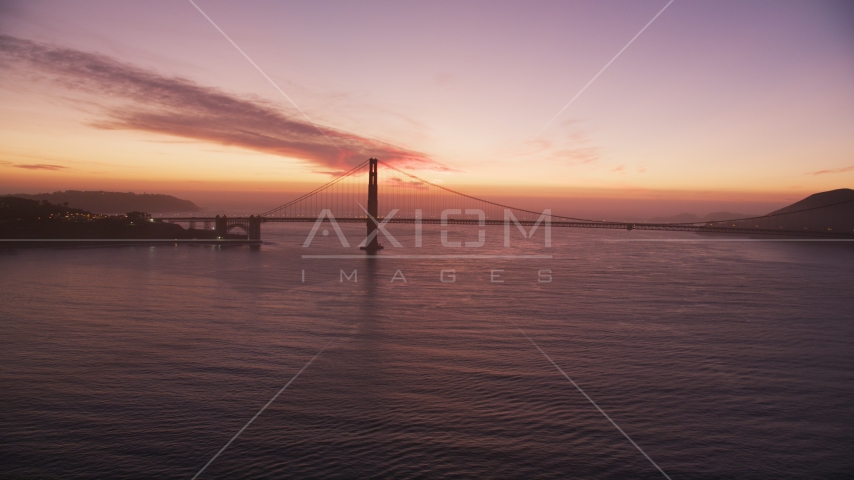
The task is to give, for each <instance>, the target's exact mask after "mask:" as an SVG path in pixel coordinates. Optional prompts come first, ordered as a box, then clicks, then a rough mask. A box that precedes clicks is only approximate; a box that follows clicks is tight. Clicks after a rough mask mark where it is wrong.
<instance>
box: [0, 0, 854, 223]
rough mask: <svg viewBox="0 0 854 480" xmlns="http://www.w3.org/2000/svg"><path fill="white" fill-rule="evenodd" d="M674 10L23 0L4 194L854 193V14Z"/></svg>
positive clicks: (2, 14)
mask: <svg viewBox="0 0 854 480" xmlns="http://www.w3.org/2000/svg"><path fill="white" fill-rule="evenodd" d="M668 2H669V0H655V1H653V0H643V1H634V0H632V1H615V0H606V1H564V2H545V1H543V2H494V1H492V2H475V1H470V2H444V1H436V2H407V1H394V2H325V1H317V2H274V1H251V2H236V1H215V0H195V3H196V5H197V6H198V8H196V6H194V5H193V3H191V2H190V1H189V0H188V1H181V0H170V1H146V2H130V1H83V0H81V1H75V2H60V1H39V0H31V1H26V2H16V1H2V2H0V193H19V192H20V193H38V192H49V191H55V190H66V189H78V190H118V191H137V192H141V191H147V192H149V193H170V194H176V193H177V194H181V195H183V196H184V197H185V198H187V197H190V198H191V199H193V198H200V199H202V200H203V201H204V200H205V199H207V200H208V201H211V199H213V198H232V199H234V200H235V201H238V200H240V199H241V198H242V200H240V201H249V200H246V198H244V197H247V195H248V196H250V197H251V196H252V195H254V197H253V198H255V201H256V202H257V203H259V205H260V204H261V203H264V202H266V203H264V204H265V205H266V204H269V203H272V204H271V205H270V207H273V206H275V205H277V204H280V203H284V202H285V201H287V200H288V199H289V197H290V196H292V195H293V194H295V193H298V192H303V191H307V190H310V189H311V188H314V187H315V186H317V185H320V184H322V183H325V182H326V181H328V180H330V179H331V178H333V177H334V176H335V175H336V174H337V173H340V172H342V171H344V170H346V169H348V166H352V165H356V164H359V163H361V162H362V161H364V160H365V159H366V158H368V157H371V156H373V157H377V158H380V159H381V160H384V161H387V162H389V163H392V164H395V165H399V166H400V167H401V168H404V169H406V170H408V171H411V172H413V173H415V174H417V175H419V176H421V177H423V178H426V179H428V180H430V181H434V182H436V183H439V184H441V185H446V186H449V187H452V188H455V189H458V190H461V191H464V192H466V193H471V194H476V195H482V196H486V197H488V198H494V199H504V198H506V197H508V196H515V197H519V198H523V197H524V198H555V199H568V198H576V199H578V198H585V199H588V200H589V199H601V200H602V204H606V203H607V204H609V205H618V204H620V202H622V204H624V205H625V204H627V202H628V203H631V202H632V201H640V202H644V201H646V202H658V204H664V203H668V202H670V203H674V202H676V203H679V202H682V204H683V205H687V204H692V205H694V204H697V205H699V204H698V203H697V202H701V203H702V202H706V203H703V205H704V207H703V208H706V209H707V210H714V209H716V208H718V207H720V208H724V207H726V208H728V209H737V208H739V207H741V208H742V210H744V209H752V210H751V213H753V212H757V211H758V212H759V213H765V212H762V211H761V210H756V209H761V208H770V207H772V206H782V205H783V204H786V203H790V202H791V201H795V200H798V199H800V198H803V197H804V196H806V195H809V194H811V193H815V192H819V191H825V190H830V189H835V188H849V187H854V3H851V2H845V1H783V0H773V1H727V0H720V1H718V0H716V1H693V0H675V1H673V2H672V3H670V4H669V5H668ZM665 7H666V8H665ZM662 9H664V10H663V11H662ZM200 10H201V11H200ZM201 12H204V14H206V15H207V16H208V17H209V18H210V20H212V21H213V23H215V24H216V25H217V26H218V27H219V29H221V30H222V32H224V33H225V34H226V35H228V37H230V39H231V40H232V41H233V42H234V44H236V45H237V46H238V47H239V48H240V50H242V52H243V53H241V51H240V50H238V48H236V47H235V45H234V44H232V43H231V42H230V41H229V40H228V39H227V38H226V37H225V36H224V35H223V33H221V32H220V31H219V30H218V29H217V28H216V27H215V26H214V25H213V24H212V23H211V22H210V21H209V20H208V19H207V18H205V16H204V15H203V13H201ZM656 15H658V16H657V17H656ZM653 18H655V20H654V21H653V22H652V23H651V24H649V22H650V20H652V19H653ZM647 24H649V25H648V26H647ZM645 26H647V28H645V29H644V27H645ZM642 29H644V30H643V32H642V33H640V35H638V33H639V32H640V31H641V30H642ZM634 37H636V38H635V39H634V40H633V41H632V39H633V38H634ZM630 41H631V43H630ZM629 43H630V44H629ZM627 45H628V46H627ZM620 52H621V53H620ZM244 53H245V56H244ZM618 53H619V55H618ZM617 55H618V56H617ZM615 56H616V58H615ZM247 57H248V58H249V59H251V61H250V60H249V59H247ZM609 62H610V63H609ZM253 63H254V65H253ZM606 65H607V68H605V69H604V70H602V69H603V67H606ZM256 66H257V68H256ZM597 74H598V76H597ZM591 80H592V82H591ZM585 85H587V86H586V88H585ZM574 97H575V100H574V101H572V102H571V104H569V106H567V107H566V108H564V107H565V106H566V105H567V103H568V102H570V100H571V99H573V98H574ZM194 195H195V197H194ZM223 195H225V197H223ZM247 198H248V197H247ZM279 200H281V201H279ZM686 202H687V203H686ZM692 202H693V203H692ZM250 203H251V202H250ZM594 203H595V202H594ZM590 204H591V202H589V201H588V202H587V203H585V205H588V206H589V205H590ZM615 208H616V207H615ZM674 208H676V207H674ZM697 213H703V212H697Z"/></svg>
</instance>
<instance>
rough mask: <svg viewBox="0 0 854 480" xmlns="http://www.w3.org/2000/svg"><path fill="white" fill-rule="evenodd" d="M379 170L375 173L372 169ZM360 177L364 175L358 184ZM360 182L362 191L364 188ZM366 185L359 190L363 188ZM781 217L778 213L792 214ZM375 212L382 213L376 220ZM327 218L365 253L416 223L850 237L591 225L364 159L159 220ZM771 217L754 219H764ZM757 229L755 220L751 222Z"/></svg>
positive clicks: (254, 232) (236, 224) (250, 228)
mask: <svg viewBox="0 0 854 480" xmlns="http://www.w3.org/2000/svg"><path fill="white" fill-rule="evenodd" d="M380 165H382V166H383V168H382V169H380V168H379V166H380ZM364 174H367V180H368V181H367V182H365V177H364V176H363V175H364ZM366 183H367V185H366ZM365 186H367V189H366V188H365ZM381 206H382V209H381V208H380V207H381ZM804 212H806V210H802V211H798V212H788V213H785V214H780V215H789V214H794V213H800V214H802V213H804ZM381 213H382V215H381ZM324 217H325V218H328V219H330V220H331V219H333V218H334V219H335V221H336V222H338V223H362V222H364V223H365V225H366V232H367V237H366V240H367V241H365V242H363V244H362V245H360V248H361V249H362V250H365V251H366V252H367V253H369V254H373V253H376V252H377V251H379V250H381V249H382V248H383V247H382V245H381V244H380V243H379V239H378V236H379V235H377V229H378V225H383V224H399V223H411V224H415V225H416V229H418V228H420V226H421V225H474V226H488V225H496V226H497V225H505V223H506V222H508V221H511V220H512V221H513V222H514V223H516V224H518V225H520V226H531V227H533V226H534V225H536V224H538V223H539V222H543V221H545V222H547V223H548V224H550V225H551V226H553V227H575V228H608V229H623V230H665V231H681V232H700V233H732V234H751V235H776V236H780V235H783V236H809V237H824V238H852V236H853V235H852V232H840V231H830V230H828V231H816V230H786V229H783V228H780V229H768V228H758V225H757V228H747V226H748V225H749V224H751V223H754V222H746V220H753V219H735V220H721V221H715V222H695V223H638V222H615V221H606V220H602V221H598V220H590V219H583V218H573V217H566V216H561V215H554V214H552V213H551V212H550V211H549V210H546V211H545V212H534V211H530V210H525V209H520V208H515V207H511V206H507V205H502V204H500V203H496V202H491V201H489V200H484V199H481V198H477V197H473V196H471V195H466V194H463V193H460V192H457V191H454V190H451V189H449V188H447V187H443V186H441V185H437V184H436V183H433V182H429V181H427V180H424V179H422V178H419V177H417V176H415V175H412V174H410V173H408V172H405V171H403V170H401V169H399V168H397V167H395V166H393V165H390V164H388V163H385V162H383V161H380V160H377V159H375V158H371V159H368V160H366V161H364V162H362V163H361V164H359V165H357V166H356V167H354V168H352V169H351V170H349V171H347V172H344V173H343V174H341V175H340V176H338V177H336V178H335V179H333V180H332V181H330V182H328V183H326V184H324V185H322V186H320V187H318V188H316V189H314V190H312V191H310V192H308V193H306V194H304V195H301V196H299V197H297V198H295V199H294V200H291V201H290V202H288V203H286V204H284V205H281V206H278V207H276V208H274V209H272V210H269V211H267V212H264V213H262V214H260V215H250V216H248V217H242V216H240V217H227V216H225V215H222V216H220V215H217V216H216V217H175V218H163V219H160V221H164V222H169V223H182V224H187V225H188V227H189V228H191V229H193V228H196V225H197V224H199V223H201V224H202V225H204V228H205V229H206V230H207V229H210V228H211V226H213V229H214V230H216V232H217V236H218V237H220V238H226V237H227V236H228V235H230V234H231V232H232V231H234V230H235V229H237V230H241V231H242V232H243V234H244V235H245V237H244V238H248V240H249V241H252V242H260V241H261V224H262V223H271V222H276V223H294V222H310V223H314V222H317V221H318V219H320V218H324ZM771 217H772V216H769V215H766V216H763V217H755V218H754V219H759V218H761V219H768V218H771ZM756 223H760V222H756Z"/></svg>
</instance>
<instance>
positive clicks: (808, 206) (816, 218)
mask: <svg viewBox="0 0 854 480" xmlns="http://www.w3.org/2000/svg"><path fill="white" fill-rule="evenodd" d="M732 225H733V226H737V227H742V228H764V229H773V230H778V229H781V230H806V231H821V232H826V231H833V232H848V233H851V232H854V190H851V189H850V188H840V189H838V190H830V191H827V192H821V193H816V194H813V195H810V196H809V197H807V198H805V199H803V200H801V201H799V202H795V203H793V204H791V205H789V206H788V207H784V208H781V209H779V210H775V211H773V212H771V213H769V214H768V215H767V216H766V217H765V218H757V219H753V220H742V221H738V222H733V223H732Z"/></svg>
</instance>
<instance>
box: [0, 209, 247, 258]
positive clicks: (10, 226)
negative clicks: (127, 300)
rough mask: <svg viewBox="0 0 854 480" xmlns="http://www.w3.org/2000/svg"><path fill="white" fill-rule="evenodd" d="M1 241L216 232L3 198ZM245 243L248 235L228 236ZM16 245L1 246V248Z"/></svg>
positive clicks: (136, 214) (135, 214) (133, 215)
mask: <svg viewBox="0 0 854 480" xmlns="http://www.w3.org/2000/svg"><path fill="white" fill-rule="evenodd" d="M0 238H2V239H4V240H11V239H22V241H24V242H26V240H28V239H65V240H75V239H76V240H81V239H178V238H181V239H216V238H218V235H217V233H216V232H215V231H213V230H185V229H184V228H182V227H181V226H180V225H174V224H170V223H164V222H162V221H157V220H152V219H151V215H149V214H147V213H143V212H130V213H127V214H125V215H114V216H110V215H99V214H97V213H92V212H87V211H85V210H81V209H79V208H69V207H66V206H62V205H52V204H50V203H48V202H46V201H44V200H42V201H36V200H30V199H26V198H16V197H0ZM225 238H226V239H243V238H245V235H231V234H229V235H226V237H225ZM10 245H13V244H12V243H2V244H0V248H5V247H6V246H10Z"/></svg>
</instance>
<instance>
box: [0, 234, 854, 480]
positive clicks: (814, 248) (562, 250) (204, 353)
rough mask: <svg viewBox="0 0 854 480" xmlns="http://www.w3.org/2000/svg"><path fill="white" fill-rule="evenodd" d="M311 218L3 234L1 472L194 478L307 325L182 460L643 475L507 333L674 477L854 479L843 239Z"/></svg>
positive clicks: (852, 264)
mask: <svg viewBox="0 0 854 480" xmlns="http://www.w3.org/2000/svg"><path fill="white" fill-rule="evenodd" d="M309 227H310V225H295V226H282V225H278V226H277V225H272V226H268V225H265V226H264V237H265V241H267V242H268V243H266V244H264V245H263V246H261V247H260V248H257V249H252V248H249V247H231V248H216V247H209V246H187V245H180V246H174V245H168V246H165V245H161V246H156V247H149V246H135V247H115V248H67V249H39V250H17V251H6V252H2V253H0V329H2V333H0V468H1V469H2V475H0V476H2V477H4V478H110V477H124V478H146V477H147V478H190V477H192V476H193V475H195V474H196V473H197V472H198V471H199V470H200V469H201V468H202V467H203V466H204V465H205V464H206V463H207V462H208V461H209V460H210V459H211V458H212V457H213V456H214V455H215V454H216V453H217V452H218V451H219V450H220V449H221V448H222V447H223V446H224V445H225V444H226V442H228V441H229V439H231V438H232V437H233V436H234V435H235V433H237V432H238V431H239V430H240V429H241V428H242V427H243V426H244V425H245V424H246V422H248V421H249V420H250V419H251V418H252V417H253V415H255V414H256V413H257V412H258V411H259V409H261V407H263V406H264V404H265V403H267V402H268V401H269V400H270V399H271V398H272V397H273V396H274V395H275V394H276V392H278V391H279V390H280V389H281V388H282V387H283V386H284V385H285V384H286V383H287V382H288V381H289V380H291V379H292V377H293V376H294V375H295V374H296V373H297V372H299V371H300V369H302V368H303V367H304V366H305V365H306V364H307V362H308V361H309V360H311V358H312V357H313V356H315V355H316V354H317V353H318V352H319V351H320V350H321V349H322V348H323V347H324V346H327V347H326V349H325V350H324V351H323V352H322V354H320V355H319V356H318V357H317V359H316V360H315V361H314V362H313V363H312V364H311V365H309V366H308V367H307V368H306V369H305V370H304V371H303V372H302V374H301V375H300V376H299V377H298V378H297V379H296V380H295V381H294V382H293V383H292V384H291V385H290V386H289V387H288V388H287V389H286V390H285V391H284V392H283V393H282V394H281V395H280V396H279V397H278V398H277V399H276V400H275V401H273V402H272V403H271V404H270V406H269V407H268V408H267V410H266V411H264V412H263V413H262V414H261V415H259V416H258V417H257V419H256V420H255V421H254V422H253V423H252V424H251V425H250V426H249V427H248V428H246V430H244V431H243V433H241V435H240V436H239V437H238V438H237V439H236V440H235V441H234V442H233V443H232V444H231V445H230V446H229V447H228V448H227V449H226V450H225V451H224V452H223V453H222V454H221V455H220V456H219V457H218V458H217V459H216V460H215V461H214V462H213V463H211V464H210V466H209V467H207V469H206V470H205V471H204V472H203V474H202V475H201V476H200V478H239V477H246V478H264V477H280V478H288V477H289V478H318V477H322V478H440V477H441V478H663V476H662V474H661V473H660V472H659V471H658V470H656V468H655V467H654V466H653V464H652V463H651V462H650V461H649V460H647V458H645V457H644V456H643V455H642V454H641V452H640V451H639V450H638V449H636V448H635V447H634V446H633V445H632V444H631V443H630V442H629V440H627V439H626V437H624V436H623V435H622V434H621V433H620V431H619V430H618V429H617V428H615V427H614V425H612V424H611V423H610V422H609V421H608V419H606V418H605V417H604V416H603V415H602V414H601V413H600V412H599V411H598V410H597V409H596V408H595V407H594V406H593V405H592V404H591V403H590V402H589V401H588V400H587V399H586V398H585V397H584V396H583V395H582V394H581V392H579V390H577V389H576V388H575V387H574V386H573V385H572V383H570V381H569V380H567V378H565V377H564V376H563V375H562V374H561V373H560V372H559V371H558V370H557V369H556V368H555V366H553V365H552V364H551V363H550V361H549V360H548V359H547V358H546V357H545V356H544V355H543V354H542V353H541V352H540V351H538V349H537V348H536V347H535V346H534V344H533V343H532V342H531V341H529V340H528V339H527V338H526V337H525V335H527V336H528V337H530V339H531V340H532V341H533V342H534V343H536V345H538V346H539V347H540V348H541V349H542V350H543V352H545V353H546V354H547V355H548V356H549V357H551V359H552V360H554V362H555V363H556V364H557V365H559V366H560V367H561V368H562V369H563V370H564V371H565V372H566V374H567V375H569V376H570V377H571V378H572V380H574V381H575V382H576V383H577V384H578V386H579V387H581V388H582V389H583V390H584V392H586V393H587V394H588V395H589V396H590V398H592V399H593V400H594V401H595V402H596V403H597V404H598V405H599V407H601V408H602V410H603V411H604V412H606V413H607V414H608V415H609V416H610V417H611V418H612V419H613V420H614V422H616V424H617V425H619V426H620V427H621V428H622V429H623V430H624V431H625V432H626V434H627V435H629V436H630V437H631V438H632V440H634V441H635V442H636V443H637V445H638V446H639V447H640V448H641V449H643V451H645V452H646V453H647V454H648V455H649V457H650V458H651V459H652V460H654V461H655V462H656V463H657V464H658V465H659V466H660V467H661V468H662V469H663V470H664V471H665V472H666V473H667V474H668V475H670V477H672V478H673V479H683V478H684V479H695V478H845V477H850V476H852V475H854V455H852V454H851V452H852V451H854V429H852V426H854V248H852V246H851V245H841V244H830V243H815V242H789V243H785V242H744V241H704V240H705V239H704V237H699V236H695V235H693V234H676V233H669V234H665V233H656V232H624V231H587V230H558V229H555V230H554V231H553V232H552V235H553V244H552V247H551V248H544V247H543V245H542V237H538V236H537V237H535V239H534V240H531V241H522V240H520V239H518V238H515V237H514V239H513V245H512V246H511V248H509V249H506V248H503V246H502V242H501V235H502V234H503V230H502V229H501V228H495V229H493V228H491V227H490V228H489V229H488V231H487V236H488V241H487V245H486V246H485V247H483V248H479V249H465V248H461V249H449V248H441V247H439V246H438V245H439V243H440V242H439V234H438V231H435V230H432V229H430V227H425V236H426V238H425V240H424V247H423V248H420V249H416V248H413V247H412V245H413V244H414V241H413V238H412V235H411V234H410V233H409V231H408V229H405V228H402V227H400V228H397V229H396V230H393V232H396V234H397V236H398V238H399V240H400V241H401V243H402V244H403V245H404V248H400V249H394V248H390V247H387V249H386V250H384V251H383V252H382V253H381V255H382V256H383V258H380V259H365V258H303V255H305V254H312V255H341V254H354V253H357V252H358V250H356V249H355V247H351V248H350V249H344V248H342V247H341V246H340V244H339V243H338V239H337V237H336V236H335V235H334V233H333V234H330V235H329V236H326V237H323V236H321V235H320V234H319V233H318V236H317V237H316V238H315V240H314V241H313V243H312V245H311V246H310V247H309V248H302V246H301V245H302V243H303V240H304V239H305V235H306V234H307V232H308V230H309ZM344 230H345V232H346V234H347V236H348V237H349V238H350V239H351V242H352V243H355V242H353V239H355V238H357V237H358V234H359V233H362V230H363V227H360V228H356V226H355V225H351V226H344ZM451 235H452V236H458V237H460V239H462V238H463V237H466V238H465V239H466V240H475V238H470V239H469V238H468V237H472V236H473V235H475V234H474V232H473V231H472V230H466V229H465V228H461V229H459V230H454V231H452V232H451ZM663 239H670V240H687V241H668V242H664V241H659V240H663ZM637 240H651V241H637ZM717 240H720V239H717ZM472 253H474V254H477V255H534V256H536V258H534V257H526V258H391V257H393V256H397V255H413V254H417V255H427V256H429V255H445V254H472ZM547 256H552V257H553V258H545V257H547ZM398 270H400V272H399V274H398ZM442 270H446V272H445V277H444V279H445V281H446V282H448V283H443V282H442V281H441V280H440V275H441V273H440V272H441V271H442ZM449 270H453V271H454V272H453V273H451V272H448V271H449ZM353 271H356V275H353V273H352V272H353ZM548 271H550V272H548ZM342 272H343V274H342ZM345 274H346V275H348V276H350V279H347V278H346V277H344V276H343V275H345ZM549 276H551V279H552V281H551V282H550V283H546V282H545V280H548V278H549ZM401 277H404V278H405V279H406V281H405V282H404V281H403V279H402V278H401ZM303 278H304V281H303ZM452 278H453V279H455V281H454V282H453V283H450V279H452ZM392 279H395V280H396V281H394V282H392ZM342 280H343V281H342Z"/></svg>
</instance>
